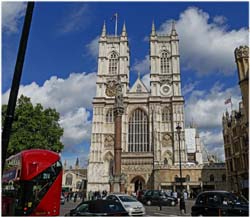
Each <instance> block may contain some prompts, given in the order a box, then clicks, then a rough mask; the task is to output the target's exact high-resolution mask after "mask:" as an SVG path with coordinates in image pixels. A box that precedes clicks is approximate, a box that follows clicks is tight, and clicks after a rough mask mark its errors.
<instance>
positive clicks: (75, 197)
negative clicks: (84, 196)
mask: <svg viewBox="0 0 250 217" xmlns="http://www.w3.org/2000/svg"><path fill="white" fill-rule="evenodd" d="M76 200H77V193H75V195H74V202H76Z"/></svg>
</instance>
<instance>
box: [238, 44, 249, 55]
mask: <svg viewBox="0 0 250 217" xmlns="http://www.w3.org/2000/svg"><path fill="white" fill-rule="evenodd" d="M235 56H236V58H242V57H243V58H248V56H249V47H248V46H240V47H239V48H236V49H235Z"/></svg>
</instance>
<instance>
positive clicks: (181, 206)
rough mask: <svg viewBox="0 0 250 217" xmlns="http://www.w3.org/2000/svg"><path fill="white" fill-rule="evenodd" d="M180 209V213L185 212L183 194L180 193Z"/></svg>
mask: <svg viewBox="0 0 250 217" xmlns="http://www.w3.org/2000/svg"><path fill="white" fill-rule="evenodd" d="M180 211H181V214H182V215H183V214H185V213H186V205H185V200H184V197H183V195H181V198H180Z"/></svg>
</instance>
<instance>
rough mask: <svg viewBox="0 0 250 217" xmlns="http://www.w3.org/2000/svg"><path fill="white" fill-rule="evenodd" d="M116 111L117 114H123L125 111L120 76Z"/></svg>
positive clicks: (117, 85)
mask: <svg viewBox="0 0 250 217" xmlns="http://www.w3.org/2000/svg"><path fill="white" fill-rule="evenodd" d="M114 112H115V115H122V114H123V113H124V105H123V94H122V84H121V80H120V78H118V81H117V83H116V94H115V106H114Z"/></svg>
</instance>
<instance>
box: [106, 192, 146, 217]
mask: <svg viewBox="0 0 250 217" xmlns="http://www.w3.org/2000/svg"><path fill="white" fill-rule="evenodd" d="M106 200H115V201H119V202H120V203H121V204H122V205H123V207H124V208H125V209H126V210H127V212H128V213H129V215H130V216H132V215H145V208H144V206H143V204H142V203H141V202H139V201H138V200H136V198H134V197H132V196H129V195H127V194H109V195H108V196H107V197H106Z"/></svg>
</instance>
